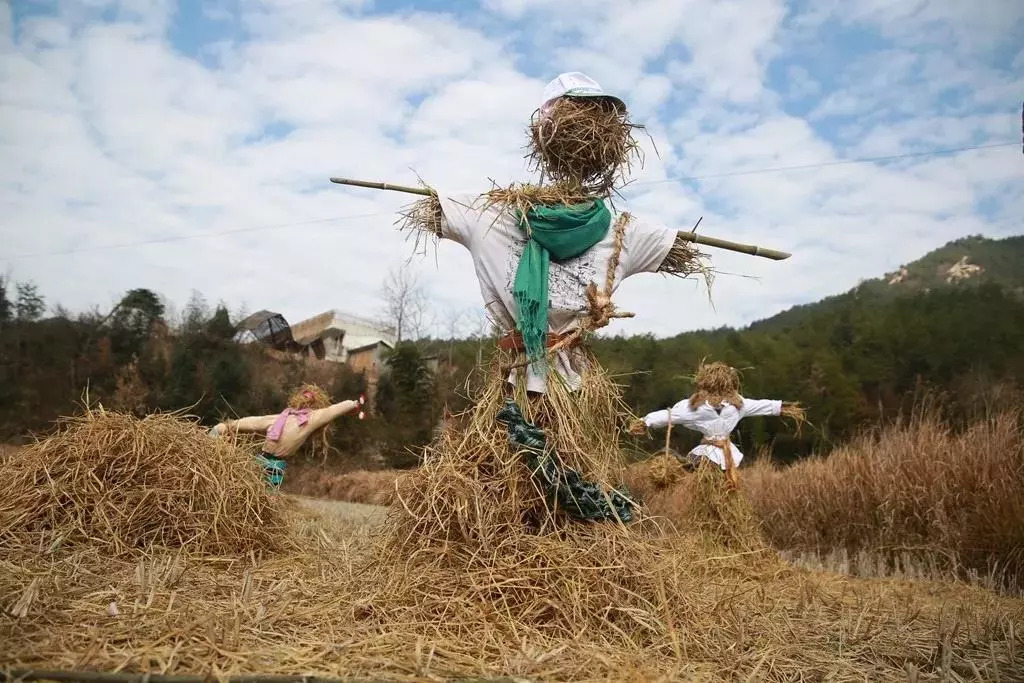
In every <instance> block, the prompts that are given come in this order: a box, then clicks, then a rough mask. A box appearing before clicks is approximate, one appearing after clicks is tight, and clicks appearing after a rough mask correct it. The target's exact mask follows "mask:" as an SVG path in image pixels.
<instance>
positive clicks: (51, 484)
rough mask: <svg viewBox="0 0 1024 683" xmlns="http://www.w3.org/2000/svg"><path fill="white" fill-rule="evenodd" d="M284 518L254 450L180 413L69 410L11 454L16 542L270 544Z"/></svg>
mask: <svg viewBox="0 0 1024 683" xmlns="http://www.w3.org/2000/svg"><path fill="white" fill-rule="evenodd" d="M280 526H281V501H280V500H278V499H275V498H274V497H272V496H270V495H269V494H268V492H267V490H266V487H265V484H264V483H263V481H262V478H261V474H260V471H259V469H258V467H257V466H256V464H255V462H254V461H253V459H252V457H251V455H250V454H249V453H247V452H245V451H243V450H241V449H238V448H236V447H235V446H233V445H232V444H231V443H229V442H227V441H225V440H220V439H211V438H209V437H208V436H207V435H206V433H205V432H204V431H203V430H202V429H201V428H200V427H199V426H198V425H197V424H196V423H194V422H191V421H187V420H183V419H181V418H179V417H177V416H174V415H151V416H149V417H147V418H145V419H139V418H136V417H135V416H133V415H126V414H121V413H113V412H107V411H104V410H102V409H99V410H91V411H87V412H86V413H85V414H84V415H82V416H80V417H75V418H67V419H65V420H63V421H61V422H60V423H59V424H58V427H57V429H56V431H55V432H54V433H53V434H52V435H51V436H49V437H47V438H44V439H41V440H39V441H36V442H35V443H32V444H30V445H28V446H25V447H24V448H22V449H20V450H19V451H17V452H16V454H15V455H13V456H12V457H10V458H8V459H7V460H6V462H5V466H4V478H3V481H2V482H0V545H2V546H3V547H7V548H13V547H19V546H28V547H32V548H38V549H43V550H46V551H47V552H54V551H55V550H56V549H57V548H59V547H61V546H68V545H85V546H89V547H97V548H102V549H103V552H104V553H123V552H126V551H131V550H133V549H137V548H148V547H154V546H165V547H177V548H185V549H188V550H195V551H203V552H211V553H233V552H249V551H262V550H267V549H272V548H274V547H275V545H276V544H277V542H278V540H279V539H278V535H277V534H278V531H279V530H280Z"/></svg>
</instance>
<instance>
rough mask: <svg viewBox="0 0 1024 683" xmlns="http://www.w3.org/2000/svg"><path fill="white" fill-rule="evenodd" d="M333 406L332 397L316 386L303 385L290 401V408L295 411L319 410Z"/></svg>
mask: <svg viewBox="0 0 1024 683" xmlns="http://www.w3.org/2000/svg"><path fill="white" fill-rule="evenodd" d="M330 405H331V397H330V396H328V395H327V392H326V391H324V390H323V389H321V388H320V387H318V386H317V385H315V384H303V385H302V386H301V387H299V388H298V389H296V390H295V391H294V392H293V393H292V395H291V397H290V398H289V399H288V407H289V408H292V409H294V410H303V409H305V410H319V409H321V408H327V407H328V406H330Z"/></svg>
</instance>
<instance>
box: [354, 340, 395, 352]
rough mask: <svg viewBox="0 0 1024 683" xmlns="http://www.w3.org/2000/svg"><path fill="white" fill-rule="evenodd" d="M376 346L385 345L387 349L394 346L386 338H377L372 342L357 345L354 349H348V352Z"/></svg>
mask: <svg viewBox="0 0 1024 683" xmlns="http://www.w3.org/2000/svg"><path fill="white" fill-rule="evenodd" d="M377 346H386V347H388V348H389V349H393V348H395V347H394V346H393V345H392V344H390V343H388V342H387V341H386V340H384V339H379V340H377V341H375V342H373V343H370V344H363V345H362V346H357V347H355V348H354V349H349V350H348V352H349V353H359V352H360V351H365V350H367V349H372V348H375V347H377Z"/></svg>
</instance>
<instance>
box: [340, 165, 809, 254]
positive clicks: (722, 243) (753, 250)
mask: <svg viewBox="0 0 1024 683" xmlns="http://www.w3.org/2000/svg"><path fill="white" fill-rule="evenodd" d="M331 182H332V183H337V184H338V185H354V186H356V187H368V188H370V189H372V190H392V191H394V192H406V193H408V194H418V195H421V196H424V197H430V196H433V195H434V194H435V192H434V190H433V189H431V188H428V187H409V186H408V185H393V184H392V183H375V182H371V181H368V180H353V179H352V178H331ZM678 234H679V238H680V239H683V240H686V241H687V242H693V243H694V244H703V245H704V246H706V247H715V248H717V249H727V250H728V251H736V252H739V253H741V254H750V255H751V256H760V257H762V258H768V259H771V260H773V261H784V260H786V259H788V258H789V257H790V256H792V254H790V253H788V252H785V251H779V250H777V249H768V248H766V247H759V246H757V245H756V244H742V243H740V242H732V241H730V240H723V239H721V238H719V237H710V236H708V235H698V234H697V233H695V232H686V231H680V232H679V233H678Z"/></svg>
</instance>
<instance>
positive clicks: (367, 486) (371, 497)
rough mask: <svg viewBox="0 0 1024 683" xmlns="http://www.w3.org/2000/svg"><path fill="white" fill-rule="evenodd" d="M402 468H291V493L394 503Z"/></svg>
mask: <svg viewBox="0 0 1024 683" xmlns="http://www.w3.org/2000/svg"><path fill="white" fill-rule="evenodd" d="M401 475H402V471H401V470H374V471H369V470H356V471H354V472H344V473H341V474H335V473H332V472H324V471H321V470H319V469H316V468H289V470H288V477H287V478H286V479H285V484H284V486H285V489H286V490H287V491H288V492H289V493H295V494H298V495H302V496H310V497H313V498H326V499H328V500H340V501H347V502H350V503H363V504H365V505H390V504H391V502H392V501H393V500H394V497H395V482H396V481H397V479H398V478H399V477H400V476H401Z"/></svg>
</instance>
